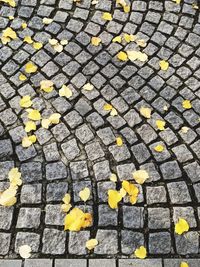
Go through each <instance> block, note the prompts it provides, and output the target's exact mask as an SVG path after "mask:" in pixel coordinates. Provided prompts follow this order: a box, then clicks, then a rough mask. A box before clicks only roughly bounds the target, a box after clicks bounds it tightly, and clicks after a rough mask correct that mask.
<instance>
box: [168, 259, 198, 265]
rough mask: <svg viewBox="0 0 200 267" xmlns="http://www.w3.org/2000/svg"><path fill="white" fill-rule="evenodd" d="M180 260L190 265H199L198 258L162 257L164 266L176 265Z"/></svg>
mask: <svg viewBox="0 0 200 267" xmlns="http://www.w3.org/2000/svg"><path fill="white" fill-rule="evenodd" d="M181 262H186V263H188V265H189V266H192V267H198V266H200V260H199V259H164V267H178V266H180V264H181Z"/></svg>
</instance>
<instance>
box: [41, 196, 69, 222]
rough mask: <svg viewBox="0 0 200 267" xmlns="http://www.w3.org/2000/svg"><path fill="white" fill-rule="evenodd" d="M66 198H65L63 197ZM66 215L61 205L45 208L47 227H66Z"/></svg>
mask: <svg viewBox="0 0 200 267" xmlns="http://www.w3.org/2000/svg"><path fill="white" fill-rule="evenodd" d="M63 197H64V196H63ZM64 217H65V213H64V212H62V211H61V205H60V204H58V205H51V204H49V205H46V207H45V224H47V225H56V226H57V225H60V226H62V225H64Z"/></svg>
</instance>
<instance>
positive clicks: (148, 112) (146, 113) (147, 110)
mask: <svg viewBox="0 0 200 267" xmlns="http://www.w3.org/2000/svg"><path fill="white" fill-rule="evenodd" d="M140 114H141V115H142V116H143V117H145V118H147V119H150V118H151V109H150V108H147V107H141V108H140Z"/></svg>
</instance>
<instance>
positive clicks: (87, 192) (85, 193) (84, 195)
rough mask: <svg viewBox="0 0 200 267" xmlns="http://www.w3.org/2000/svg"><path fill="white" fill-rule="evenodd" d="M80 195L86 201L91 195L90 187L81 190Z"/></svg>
mask: <svg viewBox="0 0 200 267" xmlns="http://www.w3.org/2000/svg"><path fill="white" fill-rule="evenodd" d="M79 197H80V199H81V200H83V201H84V202H86V201H87V200H88V199H89V197H90V189H89V188H88V187H85V188H84V189H83V190H81V191H80V192H79Z"/></svg>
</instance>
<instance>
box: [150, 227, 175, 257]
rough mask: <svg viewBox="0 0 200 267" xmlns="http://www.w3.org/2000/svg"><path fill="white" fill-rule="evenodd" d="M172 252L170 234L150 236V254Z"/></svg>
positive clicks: (162, 233)
mask: <svg viewBox="0 0 200 267" xmlns="http://www.w3.org/2000/svg"><path fill="white" fill-rule="evenodd" d="M170 252H171V236H170V233H168V232H159V233H152V234H149V253H151V254H154V255H156V254H168V253H170Z"/></svg>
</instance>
